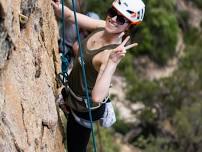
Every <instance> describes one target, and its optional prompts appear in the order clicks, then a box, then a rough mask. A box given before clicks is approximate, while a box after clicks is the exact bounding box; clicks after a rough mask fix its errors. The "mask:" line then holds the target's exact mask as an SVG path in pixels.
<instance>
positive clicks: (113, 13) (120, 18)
mask: <svg viewBox="0 0 202 152" xmlns="http://www.w3.org/2000/svg"><path fill="white" fill-rule="evenodd" d="M107 15H108V16H109V17H111V18H113V17H115V16H116V22H117V24H119V25H123V24H125V23H129V22H130V21H129V20H128V19H126V18H125V17H124V16H122V15H119V14H118V12H117V11H116V10H115V9H114V8H110V9H108V11H107Z"/></svg>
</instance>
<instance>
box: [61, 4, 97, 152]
mask: <svg viewBox="0 0 202 152" xmlns="http://www.w3.org/2000/svg"><path fill="white" fill-rule="evenodd" d="M61 1H62V32H63V33H62V36H63V42H62V45H63V50H64V49H65V43H64V38H65V32H64V31H65V21H64V0H61ZM75 5H76V1H74V0H72V6H73V12H74V20H75V27H76V33H77V38H78V43H79V50H80V51H79V53H80V58H81V65H82V83H83V85H84V87H85V95H86V98H87V104H88V112H89V117H90V123H91V129H92V138H93V147H94V152H96V141H95V134H94V129H93V121H92V113H91V104H90V98H89V94H88V85H87V80H86V73H85V66H84V61H83V49H82V47H81V39H80V34H79V27H78V21H77V15H76V7H75Z"/></svg>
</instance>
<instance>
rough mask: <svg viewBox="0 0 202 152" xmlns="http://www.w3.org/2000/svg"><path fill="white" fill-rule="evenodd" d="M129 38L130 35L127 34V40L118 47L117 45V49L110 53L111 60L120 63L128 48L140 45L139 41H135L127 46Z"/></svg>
mask: <svg viewBox="0 0 202 152" xmlns="http://www.w3.org/2000/svg"><path fill="white" fill-rule="evenodd" d="M129 39H130V36H127V37H126V38H125V40H124V41H123V42H122V43H121V44H120V45H119V46H118V47H116V48H115V49H113V50H112V51H111V53H110V55H109V60H110V61H112V62H113V63H115V64H118V63H119V62H120V61H121V59H122V58H123V57H124V56H125V54H126V50H128V49H130V48H132V47H135V46H137V45H138V44H137V43H133V44H130V45H128V46H125V44H126V43H127V42H128V40H129Z"/></svg>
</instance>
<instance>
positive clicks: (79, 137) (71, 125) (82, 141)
mask: <svg viewBox="0 0 202 152" xmlns="http://www.w3.org/2000/svg"><path fill="white" fill-rule="evenodd" d="M90 133H91V129H88V128H85V127H83V126H81V125H80V124H78V123H77V122H76V121H75V119H74V117H73V116H72V114H71V113H70V114H69V117H68V122H67V146H68V152H86V148H87V144H88V141H89V138H90Z"/></svg>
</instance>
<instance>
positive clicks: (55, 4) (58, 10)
mask: <svg viewBox="0 0 202 152" xmlns="http://www.w3.org/2000/svg"><path fill="white" fill-rule="evenodd" d="M51 5H52V6H53V9H54V12H55V15H56V16H57V17H60V16H61V13H62V5H61V4H60V1H59V0H53V1H51Z"/></svg>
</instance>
